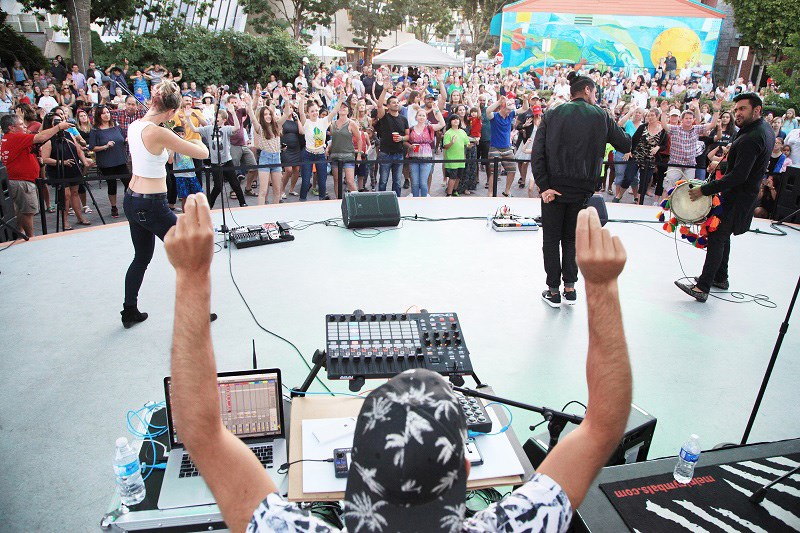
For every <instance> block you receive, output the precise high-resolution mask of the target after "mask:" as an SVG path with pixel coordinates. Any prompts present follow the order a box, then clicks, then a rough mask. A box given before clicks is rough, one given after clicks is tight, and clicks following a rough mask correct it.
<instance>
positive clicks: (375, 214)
mask: <svg viewBox="0 0 800 533" xmlns="http://www.w3.org/2000/svg"><path fill="white" fill-rule="evenodd" d="M342 219H343V220H344V226H345V227H346V228H351V229H352V228H381V227H387V226H397V225H398V224H399V223H400V205H399V204H398V202H397V195H396V194H395V193H394V192H393V191H382V192H351V193H346V194H345V195H344V198H342Z"/></svg>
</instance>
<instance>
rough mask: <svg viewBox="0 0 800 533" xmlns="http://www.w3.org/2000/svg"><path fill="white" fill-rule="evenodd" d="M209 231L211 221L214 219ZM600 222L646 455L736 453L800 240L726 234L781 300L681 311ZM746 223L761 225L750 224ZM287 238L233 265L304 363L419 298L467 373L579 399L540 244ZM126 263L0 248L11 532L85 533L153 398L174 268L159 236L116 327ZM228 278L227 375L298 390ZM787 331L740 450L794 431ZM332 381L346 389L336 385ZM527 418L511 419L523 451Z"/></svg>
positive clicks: (411, 206) (569, 319) (755, 281)
mask: <svg viewBox="0 0 800 533" xmlns="http://www.w3.org/2000/svg"><path fill="white" fill-rule="evenodd" d="M506 202H507V203H508V204H509V205H511V206H512V208H513V209H514V210H515V211H516V212H517V213H519V214H523V215H528V216H533V215H538V214H539V212H540V208H539V201H538V200H527V199H522V198H519V199H518V198H512V199H508V200H506ZM503 203H504V202H503V201H501V200H500V199H491V198H462V199H449V198H428V199H412V198H403V199H401V203H400V207H401V211H402V214H403V215H404V216H409V215H410V216H413V215H414V214H419V215H424V216H427V217H454V216H478V217H485V216H487V215H489V214H490V213H493V212H494V211H495V209H496V208H497V207H498V206H500V205H502V204H503ZM608 209H609V211H610V215H611V217H612V218H625V219H647V220H652V219H653V218H654V216H655V212H656V211H655V209H656V208H653V207H638V206H632V205H620V204H613V205H612V204H609V205H608ZM234 216H235V217H236V221H235V222H232V221H231V220H230V217H228V223H229V224H231V225H236V223H238V224H239V225H241V224H253V223H260V222H264V221H275V220H285V221H299V220H306V221H317V220H323V219H327V218H332V217H339V216H341V211H340V204H339V202H337V201H330V202H309V203H306V204H284V205H279V206H275V207H253V208H246V209H238V210H235V213H234ZM214 220H215V224H217V225H219V224H220V222H221V213H220V212H219V211H216V212H215V213H214ZM609 227H610V229H611V231H612V232H613V233H615V234H617V235H620V237H621V238H622V240H623V243H624V244H625V247H626V248H627V250H628V263H627V265H626V268H625V271H624V273H623V275H622V278H621V281H620V293H621V298H622V309H623V315H624V320H625V331H626V336H627V339H628V345H629V348H630V354H631V360H632V364H633V372H634V395H633V397H634V402H635V403H636V404H637V405H639V406H640V407H641V408H642V409H644V410H646V411H648V412H650V413H651V414H652V415H653V416H655V417H657V418H658V425H657V427H656V434H655V439H654V442H653V445H652V448H651V451H650V457H651V458H656V457H661V456H664V455H670V454H675V453H676V452H677V450H678V448H679V447H680V445H681V443H682V442H683V441H684V440H686V438H687V437H688V435H689V434H690V433H697V434H699V435H700V436H701V440H702V446H703V447H704V448H710V447H712V446H713V445H715V444H717V443H720V442H731V441H735V442H738V441H739V440H740V439H741V436H742V433H743V431H744V427H745V424H746V422H747V419H748V416H749V414H750V410H751V407H752V405H753V402H754V400H755V397H756V394H757V392H758V388H759V385H760V383H761V379H762V377H763V374H764V371H765V369H766V365H767V362H768V361H769V357H770V353H771V351H772V347H773V344H774V342H775V338H776V336H777V334H778V328H779V326H780V324H781V322H782V321H783V320H784V317H785V314H786V310H787V307H788V304H789V299H790V298H791V295H792V291H793V290H794V287H795V284H796V282H797V275H798V266H797V265H799V264H800V233H798V232H795V231H791V230H789V231H788V233H789V235H788V236H786V237H772V236H764V235H756V234H753V233H748V234H746V235H742V236H739V237H736V238H734V240H733V245H732V252H731V288H732V289H733V290H739V291H743V292H747V293H752V294H756V293H760V294H765V295H768V296H769V297H770V299H771V300H772V301H773V302H774V303H775V304H776V305H777V307H776V308H774V309H769V308H766V307H762V306H759V305H757V304H756V303H727V302H724V301H721V300H717V299H709V301H708V303H706V304H705V305H704V304H699V303H697V302H695V301H693V300H690V299H689V298H688V297H687V296H685V295H684V294H683V293H682V292H680V291H679V290H678V289H677V288H676V287H675V286H674V285H673V283H672V282H673V280H674V279H677V278H679V277H681V276H682V275H683V274H682V273H681V269H680V266H679V264H678V259H677V258H676V245H675V243H674V242H673V239H672V237H670V236H667V235H666V234H665V233H664V232H663V231H661V230H660V229H659V226H658V225H655V224H650V225H647V226H642V225H634V224H622V223H611V224H610V225H609ZM754 227H759V228H762V229H768V226H767V224H766V223H764V222H762V221H756V222H754ZM372 233H374V232H372ZM295 235H296V240H295V241H294V242H292V243H287V244H278V245H274V246H262V247H258V248H251V249H245V250H237V249H235V248H234V249H232V250H231V252H230V254H231V260H232V268H233V273H234V275H235V277H236V279H237V281H238V283H239V286H240V287H241V288H242V291H243V293H244V295H245V297H246V298H247V301H248V303H249V304H250V306H251V307H252V309H253V312H254V313H255V315H256V317H258V319H259V321H260V322H261V323H262V324H263V325H264V326H265V327H267V328H269V329H271V330H272V331H274V332H276V333H278V334H280V335H282V336H284V337H286V338H288V339H290V340H292V341H293V342H295V343H296V344H297V346H298V348H299V349H300V350H301V352H302V353H303V355H304V356H306V357H307V358H309V359H310V356H311V354H312V353H313V352H314V350H315V349H317V348H321V347H323V343H324V339H325V328H324V316H325V314H326V313H343V312H350V311H352V310H354V309H356V308H360V309H363V310H364V311H366V312H403V311H405V310H406V309H408V308H409V307H411V306H415V305H416V306H419V307H420V308H426V309H428V310H431V311H455V312H457V313H458V314H459V317H460V319H461V323H462V327H463V329H464V334H465V338H466V341H467V345H468V346H469V347H470V350H471V354H472V361H473V364H474V366H475V369H476V372H477V374H478V376H479V377H480V378H481V379H482V380H483V381H484V382H486V383H488V384H490V385H492V386H493V387H494V389H495V391H497V393H498V394H500V395H504V396H507V397H509V398H513V399H516V400H520V401H524V402H530V403H533V404H539V405H545V406H549V407H552V408H556V409H558V408H561V407H562V406H563V405H564V404H565V403H567V402H568V401H570V400H580V401H583V402H585V401H586V382H585V377H584V376H585V375H584V363H585V357H586V339H587V334H586V331H587V326H586V306H585V300H584V298H583V285H582V282H579V284H578V290H579V291H580V292H579V294H580V295H581V297H579V301H578V305H576V306H575V307H574V308H567V307H565V308H562V309H551V308H550V307H548V306H547V305H546V304H545V303H544V302H542V301H541V299H540V296H539V295H540V293H541V291H542V290H543V289H544V270H543V266H542V257H541V255H542V254H541V239H542V237H541V232H527V233H495V232H494V231H492V230H490V229H489V228H488V227H487V225H486V221H485V220H476V221H471V220H466V221H447V222H414V221H405V222H403V223H402V226H401V227H400V228H399V229H397V230H394V231H385V232H383V233H380V234H378V235H374V236H373V238H360V237H358V236H357V235H356V234H354V233H353V232H351V231H349V230H345V229H341V228H337V227H325V226H323V225H315V226H311V227H309V228H308V229H306V230H303V231H297V232H295ZM369 235H370V232H366V233H364V234H361V236H362V237H365V236H369ZM678 251H679V253H680V258H681V260H682V262H683V266H684V268H685V269H686V272H687V274H689V275H695V274H697V273H699V270H700V267H701V265H702V261H703V254H704V252H702V251H699V250H696V249H693V248H691V247H689V246H686V245H683V244H679V246H678ZM132 255H133V248H132V245H131V242H130V239H129V236H128V228H127V224H125V223H122V224H116V225H111V226H106V227H104V228H97V229H89V230H77V231H72V232H69V233H67V234H60V235H58V236H54V237H49V238H40V239H36V240H35V241H33V242H30V243H24V244H17V245H14V246H12V247H11V248H10V249H8V250H6V251H4V252H2V253H0V271H2V274H0V295H2V305H1V306H0V321H1V322H2V324H3V332H4V339H5V342H4V343H3V346H2V347H1V348H0V402H2V404H3V405H4V408H3V409H2V411H0V427H2V438H0V462H2V464H3V469H4V472H3V475H2V476H0V493H1V494H3V497H2V498H0V520H2V523H3V524H5V528H7V529H8V530H12V531H20V530H26V531H34V530H37V531H38V530H67V531H80V530H96V528H97V524H98V522H99V520H100V517H101V515H102V514H103V513H104V512H105V510H106V508H107V505H108V502H109V501H110V498H111V495H112V491H113V490H114V481H113V476H112V471H111V455H112V452H113V446H114V440H115V438H116V437H118V436H121V435H126V434H127V431H126V425H125V413H126V411H127V410H128V409H135V408H137V407H140V406H141V405H142V404H144V403H145V402H146V401H148V400H155V401H161V400H163V398H164V394H163V385H162V378H163V377H164V376H165V375H167V374H168V373H169V357H170V356H169V352H170V343H171V332H172V317H173V305H174V297H175V294H174V272H173V270H172V268H171V267H170V265H169V263H168V261H167V258H166V254H165V253H164V248H163V246H162V245H161V244H160V243H157V244H156V252H155V257H154V259H153V262H152V264H151V265H150V268H149V270H148V272H147V275H146V277H145V281H144V286H143V287H142V291H141V295H140V309H141V310H143V311H146V312H148V313H149V314H150V318H149V319H148V320H147V321H146V322H144V323H143V324H140V325H137V326H136V327H134V328H132V329H130V330H125V329H123V328H122V325H121V323H120V320H119V311H120V309H121V304H122V293H123V279H124V275H125V270H126V268H127V265H128V263H129V262H130V260H131V257H132ZM228 269H229V265H228V251H227V250H220V251H219V252H218V253H217V255H216V256H215V258H214V262H213V265H212V275H213V289H212V310H213V311H214V312H216V313H218V314H219V320H217V321H216V322H215V323H214V324H213V325H212V334H213V339H214V346H215V350H216V357H217V362H218V366H219V369H220V370H221V371H227V370H237V369H242V368H248V367H249V366H250V364H251V351H252V348H251V339H255V340H256V345H257V350H258V356H259V363H260V365H261V366H263V367H272V366H277V367H280V368H282V369H283V371H284V375H285V381H286V384H287V385H289V386H296V385H299V384H300V383H301V382H302V380H303V378H304V377H305V375H306V373H307V371H306V367H305V365H304V364H303V363H302V362H301V361H300V359H299V357H298V355H297V353H296V352H295V351H294V350H293V349H292V348H291V347H290V346H288V345H286V344H285V343H283V342H282V341H280V340H278V339H276V338H274V337H271V336H270V335H268V334H266V333H264V332H263V331H262V330H260V329H259V328H258V327H257V326H256V325H255V323H254V322H253V320H252V318H251V317H250V315H249V313H248V311H247V309H246V308H245V306H244V304H243V303H242V300H241V299H240V298H239V296H238V294H237V293H236V289H235V288H234V286H233V284H232V282H231V278H230V275H229V271H228ZM798 322H800V316H796V317H795V319H794V323H792V324H791V327H790V328H789V331H788V333H787V335H786V338H785V340H784V343H783V348H782V351H781V355H780V357H779V359H778V362H777V365H776V366H775V371H774V373H773V377H772V381H771V382H770V385H769V388H768V389H767V394H766V396H765V399H764V403H763V405H762V408H761V411H760V414H759V417H758V419H757V421H756V424H755V427H754V430H753V434H752V437H751V442H757V441H764V440H776V439H783V438H790V437H798V436H800V417H798V416H797V414H796V409H795V408H794V407H792V406H794V405H796V404H797V401H798V398H797V390H798V387H797V384H798V383H800V361H798V358H797V354H798V353H800V335H799V334H798V333H800V329H799V328H798ZM329 384H330V382H329ZM367 385H368V387H369V385H370V384H369V383H368V384H367ZM331 387H332V388H333V389H334V390H341V391H346V390H347V385H346V383H342V382H333V383H332V384H331ZM369 388H371V387H369ZM312 390H320V387H319V385H318V384H315V385H314V386H313V387H312ZM572 407H573V409H572V411H573V412H576V413H579V412H580V409H577V410H576V409H574V408H575V406H572ZM539 421H541V417H539V416H537V415H533V414H531V413H525V412H521V411H519V410H514V427H515V429H516V431H517V434H518V435H519V436H520V438H525V437H527V436H529V435H530V434H531V433H530V432H529V431H528V429H527V428H528V425H530V424H532V423H537V422H539ZM542 430H544V427H542V428H539V429H537V431H536V432H537V433H538V432H539V431H542Z"/></svg>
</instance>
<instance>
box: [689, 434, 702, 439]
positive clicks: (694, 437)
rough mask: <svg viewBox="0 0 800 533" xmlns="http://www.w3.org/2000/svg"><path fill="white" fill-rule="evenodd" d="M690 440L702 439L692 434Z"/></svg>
mask: <svg viewBox="0 0 800 533" xmlns="http://www.w3.org/2000/svg"><path fill="white" fill-rule="evenodd" d="M689 438H691V439H692V440H700V437H698V436H697V435H695V434H694V433H692V435H691V437H689Z"/></svg>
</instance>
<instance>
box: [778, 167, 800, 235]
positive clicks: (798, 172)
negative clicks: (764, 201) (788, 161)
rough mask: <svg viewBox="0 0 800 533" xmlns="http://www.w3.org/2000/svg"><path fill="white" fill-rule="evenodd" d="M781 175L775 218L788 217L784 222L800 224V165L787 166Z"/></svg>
mask: <svg viewBox="0 0 800 533" xmlns="http://www.w3.org/2000/svg"><path fill="white" fill-rule="evenodd" d="M776 176H780V183H779V184H778V197H777V198H776V200H775V215H774V217H773V218H774V220H783V219H784V218H786V217H789V215H792V213H794V215H792V216H790V217H789V218H788V219H786V220H783V221H784V222H792V223H795V224H800V212H798V209H800V167H787V168H786V172H784V173H783V174H777V175H776Z"/></svg>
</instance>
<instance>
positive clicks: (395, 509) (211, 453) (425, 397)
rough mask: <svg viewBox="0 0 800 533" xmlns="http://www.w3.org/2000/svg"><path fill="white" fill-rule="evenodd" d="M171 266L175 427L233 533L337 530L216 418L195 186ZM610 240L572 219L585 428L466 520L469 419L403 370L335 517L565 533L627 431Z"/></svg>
mask: <svg viewBox="0 0 800 533" xmlns="http://www.w3.org/2000/svg"><path fill="white" fill-rule="evenodd" d="M165 246H166V250H167V255H168V256H169V260H170V262H171V263H172V265H173V266H174V267H175V271H176V291H175V294H176V295H177V296H176V302H175V322H174V331H173V344H172V406H173V413H172V416H173V419H174V422H175V425H176V426H177V427H179V428H181V435H182V440H183V443H184V444H185V446H186V449H187V451H188V452H189V454H191V456H192V459H193V461H194V463H195V465H196V466H197V468H198V470H199V471H200V474H201V475H202V477H203V479H204V480H205V481H206V483H207V484H208V486H209V487H210V488H211V491H212V492H213V494H214V497H215V499H216V502H217V505H218V506H219V508H220V511H221V512H222V516H223V518H224V520H225V522H226V524H227V525H228V527H229V528H230V529H231V530H232V531H237V532H238V531H245V530H247V531H263V532H267V531H276V530H277V531H283V530H285V531H315V532H329V531H337V530H336V529H334V528H332V527H330V526H328V525H326V524H325V523H323V522H321V521H320V520H318V519H317V518H316V517H313V516H311V515H310V514H309V512H308V511H307V510H303V509H301V508H300V507H298V506H297V505H296V504H293V503H289V502H287V501H286V500H285V499H283V498H282V497H281V496H280V495H279V494H278V493H277V492H276V487H275V484H274V482H273V481H272V479H271V478H270V476H269V475H268V473H267V472H266V470H265V469H264V468H263V467H262V466H261V463H260V462H259V460H258V459H257V458H256V456H255V455H254V454H253V453H252V452H251V451H250V449H249V448H248V447H247V445H246V444H245V443H244V442H242V441H241V440H239V439H238V438H237V437H236V436H234V435H233V434H232V433H231V432H230V431H228V430H227V429H226V428H225V425H224V424H223V421H222V419H221V417H220V411H219V396H218V388H217V370H216V362H215V360H214V349H213V345H212V342H211V333H210V327H209V323H208V319H207V318H206V317H207V316H208V312H209V301H210V296H211V273H210V266H211V260H212V258H213V256H214V231H213V229H212V226H211V213H210V210H209V206H208V202H207V200H206V197H205V196H204V195H203V194H197V195H193V196H190V197H189V199H188V200H187V202H186V211H185V214H184V215H183V216H181V217H180V218H179V219H178V223H177V225H176V226H175V227H174V228H172V229H170V230H169V232H168V233H167V236H166V239H165ZM625 259H626V255H625V249H624V248H623V246H622V243H621V242H620V240H619V238H618V237H612V236H611V235H610V234H609V232H608V230H606V229H603V228H601V226H600V220H599V218H598V216H597V212H596V211H595V210H594V209H593V208H589V209H586V210H583V211H581V213H580V214H579V215H578V221H577V261H578V265H579V266H580V268H581V271H582V273H583V275H584V278H585V280H586V296H587V302H588V320H589V348H588V357H587V362H586V376H587V382H588V388H589V401H588V409H587V411H586V418H585V420H584V422H583V423H582V424H581V425H580V426H579V427H578V428H577V429H576V430H575V431H573V432H571V433H570V434H569V435H567V436H566V437H565V438H564V439H562V440H561V441H560V442H559V443H558V445H557V446H556V447H555V448H553V450H552V452H551V453H550V454H549V455H548V456H547V458H546V459H545V461H544V462H543V463H542V464H541V466H540V467H539V470H538V472H537V473H536V475H534V476H533V478H532V479H530V480H529V481H528V482H527V483H525V484H524V485H523V486H522V487H520V488H518V489H517V490H515V491H514V492H512V493H511V494H510V495H508V496H507V497H506V498H504V499H503V500H501V501H500V502H497V503H494V504H492V505H490V506H489V507H488V508H487V509H485V510H483V511H481V512H479V513H478V514H476V515H475V516H473V517H471V518H469V519H465V517H464V514H465V509H466V506H465V498H466V480H467V476H468V474H469V469H470V463H469V461H468V460H466V458H465V455H464V443H465V441H466V422H465V420H464V415H463V411H461V409H460V407H459V404H458V400H457V399H456V397H455V395H454V393H453V391H452V390H451V388H450V387H449V385H448V383H447V382H446V381H445V380H444V379H443V378H442V377H441V376H440V375H439V374H436V373H433V372H430V371H427V370H423V369H414V370H410V371H406V372H403V373H401V374H399V375H397V376H395V377H394V378H392V379H390V380H389V381H388V382H387V383H385V384H384V385H382V386H380V387H378V388H377V389H375V390H374V391H373V392H371V393H370V394H369V395H368V396H367V397H366V398H365V400H364V404H363V406H362V408H361V412H360V414H359V416H358V419H357V422H356V428H355V437H354V442H353V451H352V462H351V468H350V469H349V473H348V478H347V489H346V493H345V500H344V513H343V520H344V523H345V525H346V527H347V531H349V532H350V533H359V532H368V531H369V532H372V531H398V530H403V531H436V532H440V531H454V532H455V531H470V532H477V531H498V530H503V531H519V530H526V531H529V530H541V531H552V532H555V531H566V530H567V528H568V526H569V523H570V520H571V518H572V512H573V509H576V508H577V507H578V506H579V505H580V504H581V501H582V500H583V498H584V496H585V495H586V491H587V490H588V487H589V485H590V483H591V482H592V480H593V479H594V477H595V476H596V475H597V472H598V471H599V469H600V468H601V467H602V466H603V465H604V464H605V463H606V461H607V460H608V457H609V456H610V454H611V452H612V451H613V450H614V448H615V447H616V446H617V445H618V444H619V441H620V439H621V437H622V434H623V431H624V428H625V424H626V421H627V419H628V414H629V410H630V403H631V369H630V363H629V360H628V350H627V346H626V342H625V335H624V332H623V330H622V316H621V310H620V303H619V293H618V288H617V278H618V276H619V274H620V273H621V272H622V269H623V266H624V264H625Z"/></svg>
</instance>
